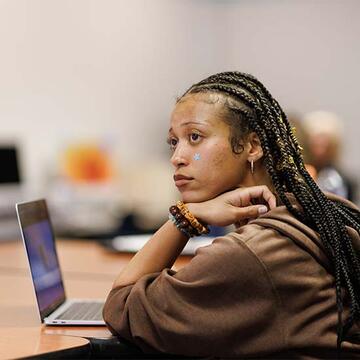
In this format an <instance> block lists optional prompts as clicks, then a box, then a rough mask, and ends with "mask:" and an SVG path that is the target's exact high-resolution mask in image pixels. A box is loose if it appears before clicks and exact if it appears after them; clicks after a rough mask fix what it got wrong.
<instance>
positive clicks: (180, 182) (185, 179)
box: [174, 175, 193, 187]
mask: <svg viewBox="0 0 360 360" xmlns="http://www.w3.org/2000/svg"><path fill="white" fill-rule="evenodd" d="M192 180H193V178H192V177H189V176H185V175H174V181H175V185H176V186H177V187H181V186H184V185H187V184H188V183H190V182H191V181H192Z"/></svg>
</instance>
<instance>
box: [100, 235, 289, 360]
mask: <svg viewBox="0 0 360 360" xmlns="http://www.w3.org/2000/svg"><path fill="white" fill-rule="evenodd" d="M237 236H238V234H234V235H233V236H232V235H228V236H226V237H223V238H218V239H216V240H214V242H213V243H212V245H210V246H206V247H202V248H200V249H198V251H197V253H196V255H195V256H194V258H193V259H192V260H191V261H190V262H189V264H187V265H186V266H185V267H183V268H182V269H180V270H179V271H178V272H174V271H172V270H170V269H164V270H163V271H162V272H160V273H154V274H148V275H146V276H143V277H142V278H140V279H139V280H138V281H137V282H136V283H135V284H132V285H128V286H124V287H118V288H115V289H113V290H112V291H111V292H110V294H109V295H108V298H107V300H106V303H105V306H104V312H103V315H104V319H105V322H106V324H107V326H108V327H109V329H110V331H111V332H112V333H113V334H114V335H118V336H121V337H123V338H125V339H127V340H130V341H131V342H133V343H134V344H136V345H137V346H139V347H140V348H142V349H143V350H144V351H145V352H153V351H154V350H156V351H162V352H166V353H172V354H181V355H192V356H208V355H211V356H234V355H244V356H245V355H250V356H251V355H252V354H257V355H259V354H261V353H266V352H273V351H277V350H279V349H280V348H281V347H282V346H283V337H282V336H281V331H279V326H280V325H279V319H278V313H279V312H278V306H279V304H278V300H277V295H276V293H275V291H274V289H273V287H272V283H271V279H270V278H269V275H268V273H267V271H266V269H265V267H264V265H263V264H262V263H261V261H260V260H259V259H258V258H257V256H256V255H255V254H254V253H253V252H252V251H251V250H250V249H249V248H248V247H247V245H246V243H244V242H242V241H239V239H236V237H237Z"/></svg>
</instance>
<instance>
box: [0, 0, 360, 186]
mask: <svg viewBox="0 0 360 360" xmlns="http://www.w3.org/2000/svg"><path fill="white" fill-rule="evenodd" d="M359 12H360V2H359V1H357V0H339V1H334V0H333V1H331V0H328V1H316V0H299V1H296V0H293V1H281V0H243V1H220V0H219V1H216V0H193V1H191V0H171V1H169V0H151V1H150V0H131V1H122V0H118V1H116V0H106V1H104V0H76V1H70V0H68V1H66V0H32V1H27V0H0V49H1V56H0V140H1V138H9V137H16V138H18V139H19V140H20V141H21V142H23V144H24V155H25V156H24V160H25V161H24V165H25V175H26V178H27V179H28V180H29V182H30V183H32V184H33V185H38V186H40V185H39V184H40V183H41V182H42V181H43V177H42V176H43V174H44V172H46V171H48V170H46V166H48V165H49V164H51V163H54V162H55V161H54V157H55V156H56V154H57V152H58V150H59V147H60V146H61V144H62V143H63V142H64V141H68V140H71V139H74V138H90V137H99V136H100V137H103V138H106V139H107V140H108V141H109V142H110V143H112V144H113V145H114V146H115V150H116V151H117V153H118V154H120V158H121V159H122V160H121V161H124V162H125V161H126V158H128V159H129V158H130V159H134V160H142V159H149V158H150V157H151V158H152V157H154V158H155V157H160V156H163V155H164V154H165V149H166V147H165V146H164V143H165V136H166V132H167V128H168V125H167V122H168V115H169V112H170V111H171V107H172V105H173V102H174V98H175V96H176V95H179V94H181V92H182V91H183V90H184V89H185V88H186V87H187V86H189V85H191V84H192V83H193V82H195V81H197V80H200V79H202V78H203V77H204V76H206V75H208V74H211V73H213V72H217V71H222V70H229V69H238V70H241V71H246V72H251V73H254V75H256V76H258V77H259V78H260V79H261V80H263V81H264V83H265V84H266V85H267V87H268V88H269V89H270V90H271V91H272V93H273V94H274V96H275V97H277V98H278V100H279V101H280V103H281V104H282V105H283V107H284V108H285V109H288V110H291V111H298V112H305V111H310V110H315V109H327V110H332V111H335V112H337V113H338V114H339V115H340V116H341V117H342V118H343V119H344V121H345V124H346V131H347V141H346V148H345V156H344V164H345V166H346V168H347V169H349V170H351V171H352V172H353V173H354V174H358V173H359V171H360V161H359V156H358V155H357V154H358V153H359V145H358V136H359V134H360V131H359V130H360V125H359V122H358V104H359V103H360V101H359V100H360V95H359V91H358V84H359V81H360V70H359V64H360V42H359V40H358V36H359V34H360V22H359V21H358V18H359Z"/></svg>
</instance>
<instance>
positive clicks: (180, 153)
mask: <svg viewBox="0 0 360 360" xmlns="http://www.w3.org/2000/svg"><path fill="white" fill-rule="evenodd" d="M170 161H171V163H172V165H173V166H174V167H175V168H177V167H179V166H185V165H188V164H189V160H188V156H187V155H186V151H185V149H181V148H180V146H177V147H176V149H175V151H174V153H173V155H172V157H171V160H170Z"/></svg>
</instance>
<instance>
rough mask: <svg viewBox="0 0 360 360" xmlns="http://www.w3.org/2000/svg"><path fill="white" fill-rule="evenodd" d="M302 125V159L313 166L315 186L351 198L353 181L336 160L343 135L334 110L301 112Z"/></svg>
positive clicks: (353, 186) (341, 125) (338, 156)
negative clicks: (304, 141)
mask: <svg viewBox="0 0 360 360" xmlns="http://www.w3.org/2000/svg"><path fill="white" fill-rule="evenodd" d="M302 125H303V130H304V135H305V137H304V138H306V148H307V152H306V157H307V159H306V161H307V162H308V163H310V164H311V165H313V166H314V167H315V169H316V174H317V175H316V181H317V183H318V185H319V187H320V188H321V189H322V190H323V191H328V192H331V193H334V194H337V195H340V196H342V197H344V198H347V199H349V200H351V201H354V200H355V185H354V182H353V181H352V179H350V178H349V177H348V175H347V174H345V173H344V171H343V169H342V167H341V161H340V159H341V157H340V155H341V149H342V141H343V135H344V128H343V123H342V121H341V120H340V119H339V117H338V116H337V115H336V114H334V113H331V112H327V111H314V112H310V113H307V114H305V115H304V117H303V121H302Z"/></svg>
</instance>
